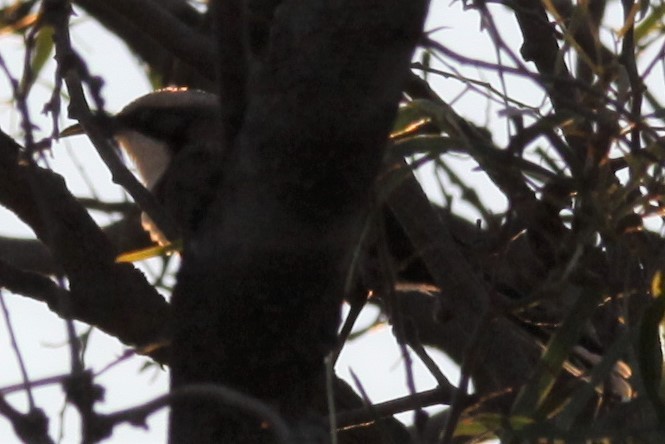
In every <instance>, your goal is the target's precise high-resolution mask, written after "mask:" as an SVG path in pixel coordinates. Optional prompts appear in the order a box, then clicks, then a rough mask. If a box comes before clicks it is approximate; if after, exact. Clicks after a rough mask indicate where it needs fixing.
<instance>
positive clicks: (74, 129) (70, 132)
mask: <svg viewBox="0 0 665 444" xmlns="http://www.w3.org/2000/svg"><path fill="white" fill-rule="evenodd" d="M80 134H85V131H84V130H83V127H82V126H81V124H80V123H75V124H74V125H72V126H68V127H67V128H65V129H63V130H62V131H60V134H59V136H60V137H69V136H78V135H80Z"/></svg>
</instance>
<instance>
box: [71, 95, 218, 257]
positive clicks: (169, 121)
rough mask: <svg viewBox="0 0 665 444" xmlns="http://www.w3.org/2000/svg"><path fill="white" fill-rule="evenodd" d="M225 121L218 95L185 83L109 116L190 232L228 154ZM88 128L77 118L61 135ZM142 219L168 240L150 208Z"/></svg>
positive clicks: (156, 237)
mask: <svg viewBox="0 0 665 444" xmlns="http://www.w3.org/2000/svg"><path fill="white" fill-rule="evenodd" d="M219 122H220V119H219V104H218V99H217V96H215V95H214V94H210V93H206V92H203V91H199V90H187V89H181V88H178V89H175V88H167V89H162V90H158V91H155V92H152V93H150V94H147V95H145V96H142V97H139V98H138V99H136V100H134V101H133V102H131V103H130V104H129V105H127V106H126V107H125V108H123V109H122V111H120V112H119V113H118V114H116V115H115V116H111V117H110V118H109V124H110V126H111V133H112V134H113V136H114V138H115V139H116V141H117V142H118V143H119V145H120V146H121V147H122V148H123V150H124V151H125V152H126V153H127V154H128V155H129V157H130V158H131V159H132V161H133V162H134V164H135V165H136V168H137V170H138V173H139V176H140V178H141V180H142V182H143V184H144V185H145V187H146V188H147V189H148V190H150V191H151V192H152V193H153V194H154V195H155V197H156V198H157V200H158V201H159V202H160V203H161V204H162V205H163V206H164V207H165V209H166V210H167V212H168V213H170V215H171V216H172V217H173V219H174V221H175V222H176V224H177V225H178V229H179V230H180V234H182V235H184V236H186V235H187V234H188V233H190V232H191V231H192V230H194V229H195V228H196V224H197V223H198V221H199V220H200V219H201V217H202V215H203V212H204V211H205V209H206V208H207V205H208V203H209V202H210V200H211V199H212V197H213V196H214V192H215V190H216V184H217V180H218V179H219V178H218V170H219V164H218V162H219V161H220V159H221V154H222V147H221V139H220V137H219ZM83 133H84V131H83V128H82V127H81V125H79V124H76V125H73V126H71V127H69V128H66V129H65V130H63V131H62V133H61V134H60V136H61V137H67V136H71V135H76V134H83ZM141 221H142V224H143V227H144V228H145V229H146V230H147V231H148V232H149V233H150V237H151V239H152V240H153V241H156V242H159V243H160V244H165V243H167V239H166V238H165V236H164V235H163V233H162V232H161V231H160V230H159V229H158V227H157V226H156V225H155V224H154V223H153V222H152V220H151V219H150V218H149V217H148V216H147V215H146V214H145V213H143V214H142V217H141ZM171 240H174V239H171Z"/></svg>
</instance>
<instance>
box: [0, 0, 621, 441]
mask: <svg viewBox="0 0 665 444" xmlns="http://www.w3.org/2000/svg"><path fill="white" fill-rule="evenodd" d="M4 3H6V2H4V1H2V0H0V4H4ZM490 9H491V10H492V11H493V12H494V13H495V15H494V17H495V19H496V21H497V23H499V29H500V31H501V32H502V35H503V38H504V39H505V40H506V41H507V42H508V44H509V45H510V46H511V47H512V48H514V50H515V51H516V52H517V51H518V50H519V46H520V44H521V39H520V36H519V35H517V34H516V32H517V31H518V27H517V24H516V21H515V20H514V18H512V16H510V15H508V14H506V13H505V9H504V8H503V7H501V6H498V5H490ZM614 10H615V11H616V19H617V20H616V21H617V23H619V22H620V17H621V15H620V12H619V11H618V10H617V9H616V8H614ZM74 22H75V23H76V24H75V25H73V26H72V38H73V40H74V43H75V47H76V49H77V50H79V51H80V53H81V55H82V56H83V58H84V60H86V62H87V63H88V67H89V69H90V72H91V73H92V74H93V75H100V76H102V77H103V78H104V81H105V85H104V88H103V95H104V98H105V99H106V102H107V110H108V111H117V110H119V109H121V108H122V107H123V106H124V105H125V104H126V103H128V102H129V101H131V100H133V99H134V98H136V97H138V96H140V95H143V94H145V93H147V92H149V91H150V85H149V84H148V82H147V80H146V79H145V76H144V73H143V70H142V68H141V67H140V66H139V65H138V64H137V63H135V62H134V60H133V59H132V57H131V56H130V55H129V54H128V52H127V50H126V49H125V47H124V46H123V44H122V43H121V42H119V41H118V40H117V39H115V38H114V37H112V36H110V35H109V34H108V33H107V32H105V31H104V30H103V29H101V28H100V27H99V26H98V25H96V23H94V21H92V20H88V19H86V18H85V17H84V16H80V17H78V18H74ZM437 28H441V29H440V30H439V31H437V32H436V34H434V35H433V37H434V38H435V39H437V40H439V41H441V42H442V43H443V44H444V45H447V46H449V47H451V48H453V49H454V50H456V51H457V52H459V53H462V54H465V55H467V56H470V57H475V58H479V59H483V60H487V61H496V54H495V51H494V46H493V45H492V44H491V41H490V39H489V37H488V35H487V33H486V32H482V31H481V30H480V20H479V15H478V13H477V12H476V11H473V10H468V11H463V7H462V4H461V2H460V1H455V2H452V3H448V2H444V1H441V0H433V5H432V10H431V14H430V17H429V20H428V24H427V27H426V29H428V30H433V29H437ZM22 48H23V42H22V41H21V39H19V38H17V37H11V36H3V37H2V38H1V39H0V54H1V55H2V57H4V58H5V60H7V62H8V64H9V66H10V69H11V70H12V73H13V75H14V76H16V77H19V76H20V69H21V65H22V53H21V50H22ZM53 65H54V64H53V63H52V62H51V63H50V64H49V65H48V66H47V69H46V70H45V71H44V74H45V75H43V76H42V79H40V81H39V83H38V84H37V85H36V86H35V88H34V91H33V93H32V96H31V102H30V106H31V112H32V116H33V118H35V120H36V123H37V124H38V125H39V127H40V129H41V130H42V131H43V132H42V133H39V132H38V133H37V135H38V136H40V134H41V136H45V135H46V134H47V133H48V132H49V131H50V129H51V127H50V123H49V120H48V119H49V118H43V117H42V118H39V119H37V117H38V116H39V115H40V110H41V106H42V104H43V103H44V102H45V101H46V100H47V98H48V95H49V94H50V90H51V84H52V74H50V73H52V72H53V71H52V70H53ZM461 71H462V72H463V73H464V74H465V75H469V76H472V77H474V78H478V79H480V80H485V81H487V82H490V83H491V84H492V85H493V86H494V87H496V88H499V89H500V83H499V82H498V79H497V78H483V77H479V76H482V74H479V73H478V72H477V70H476V69H474V68H471V67H469V68H463V69H461ZM47 73H48V74H47ZM49 76H50V77H49ZM431 78H432V79H435V76H433V75H432V76H431ZM434 85H435V89H436V90H437V92H439V94H441V95H442V96H443V97H444V98H446V99H447V100H449V101H454V103H452V104H453V106H454V107H455V109H456V110H457V111H458V112H459V113H460V114H461V115H463V116H465V117H467V118H469V119H471V120H473V121H475V122H476V123H478V124H480V125H486V124H489V125H490V126H491V127H492V129H493V130H494V131H495V134H496V135H497V136H496V137H495V141H497V142H498V143H499V144H500V145H501V144H502V143H503V142H504V141H505V138H506V128H505V124H504V123H502V122H504V120H503V119H502V118H499V117H497V113H498V112H499V111H500V110H501V108H502V105H501V104H500V103H488V101H487V99H486V98H483V97H481V96H480V95H478V94H464V95H463V96H460V97H458V95H459V94H460V93H462V92H463V91H464V88H465V86H464V84H463V83H462V82H460V81H458V80H455V79H452V78H448V79H444V78H436V80H435V81H434ZM507 85H508V93H509V94H510V95H512V96H513V97H515V98H517V99H519V100H523V101H525V102H527V103H529V104H532V105H538V104H539V103H540V101H541V100H542V94H541V93H540V92H539V89H538V88H536V87H534V85H533V84H532V83H530V82H529V81H526V80H523V79H520V78H517V79H511V78H507ZM10 98H11V95H10V89H9V85H8V83H7V81H6V79H5V77H4V75H2V76H0V127H1V128H2V129H3V130H4V131H5V132H8V133H9V134H10V135H12V136H14V137H17V140H18V141H19V142H21V141H22V139H21V136H20V130H19V121H18V115H17V114H16V113H15V111H14V109H13V108H12V106H11V103H10ZM65 104H66V103H65ZM70 123H72V122H69V121H67V122H64V121H63V126H62V127H64V126H65V125H67V124H70ZM501 125H504V126H501ZM76 139H77V140H70V141H67V142H66V143H62V144H60V145H55V146H54V147H53V152H52V157H51V158H49V160H48V162H49V165H50V166H51V167H52V168H53V169H54V170H56V171H58V172H59V173H60V174H62V175H63V176H64V177H65V178H66V181H67V184H68V186H69V188H70V189H71V190H73V191H74V192H75V193H77V194H79V195H82V196H91V195H92V194H91V193H92V190H93V189H94V192H96V193H98V195H99V196H100V197H102V198H105V199H114V200H120V199H123V198H124V197H123V196H124V193H123V192H122V191H121V190H119V189H118V188H117V187H115V186H114V185H113V184H112V183H111V181H110V175H109V173H108V171H107V170H106V168H105V167H104V166H103V164H102V163H101V162H100V161H99V160H98V158H97V155H96V153H95V152H94V149H93V148H92V146H91V145H90V144H89V142H88V141H87V140H86V139H85V138H83V137H80V138H76ZM456 168H457V170H458V173H459V174H461V175H462V176H463V177H465V179H468V180H469V181H473V182H474V183H475V184H477V186H478V187H479V190H480V192H481V199H482V200H483V201H484V202H486V203H487V204H488V205H489V206H490V207H491V208H493V209H494V210H495V211H500V210H501V209H502V208H503V206H504V205H505V203H504V200H503V197H502V196H501V195H500V194H499V193H498V192H497V191H496V190H495V189H494V188H493V186H492V185H491V184H489V182H488V181H487V180H486V179H485V178H484V176H483V175H482V173H480V172H477V171H474V170H473V165H472V164H471V163H470V162H463V161H459V162H457V163H456ZM419 174H420V178H421V180H423V183H425V184H427V190H428V192H429V193H430V194H431V196H432V197H433V198H434V199H435V200H438V199H440V196H439V195H438V192H437V190H438V185H437V184H436V182H435V181H434V180H433V179H432V168H431V167H428V166H425V167H424V168H422V169H421V171H420V173H419ZM89 183H94V188H91V187H90V186H89V185H88V184H89ZM444 185H445V183H444ZM447 191H448V192H452V193H453V194H455V193H456V190H454V188H451V189H447ZM453 209H454V210H455V211H457V212H460V213H462V214H466V215H468V216H469V217H471V218H474V219H475V218H476V217H478V215H477V214H474V213H473V212H471V211H470V210H469V208H466V207H465V206H464V205H463V204H457V203H454V205H453ZM0 234H2V235H19V236H25V237H31V236H32V233H31V232H30V230H29V229H27V228H26V227H25V226H24V225H23V224H21V223H20V222H18V221H17V220H16V219H15V218H14V217H13V216H12V215H11V214H10V213H8V212H7V211H5V210H4V209H2V208H0ZM155 269H156V267H155ZM3 296H4V298H5V301H6V302H7V304H8V306H9V308H10V313H11V321H12V323H13V326H14V329H15V332H16V335H17V337H18V341H19V345H20V349H21V352H22V354H23V357H24V359H25V360H26V365H27V369H28V373H29V377H30V378H31V379H33V380H35V379H39V378H43V377H48V376H54V375H58V374H63V373H67V372H68V371H69V358H68V353H69V350H68V347H67V345H66V342H67V335H66V331H65V325H64V323H63V322H62V321H61V320H59V319H58V318H57V317H56V316H55V315H53V314H52V313H51V312H50V311H49V310H48V308H47V307H46V306H44V305H43V304H39V303H36V302H32V301H30V300H28V299H26V298H23V297H21V296H15V295H11V294H9V293H7V292H6V291H3ZM373 317H374V316H373V315H372V314H371V313H368V314H366V316H365V318H364V320H362V321H361V322H360V324H361V325H362V324H363V323H367V322H370V321H371V320H372V319H373ZM86 327H87V326H85V325H79V332H83V331H85V330H86ZM124 350H126V347H124V346H123V345H122V344H120V343H119V342H118V341H117V340H115V339H113V338H109V337H107V336H106V335H105V334H103V333H101V332H99V331H94V332H93V333H92V337H91V340H90V345H89V348H88V351H87V352H86V364H87V365H88V367H89V368H91V369H93V370H95V371H99V370H101V369H102V368H104V367H105V366H107V365H108V364H109V363H111V362H113V361H114V360H115V359H116V358H117V357H119V356H120V355H122V353H123V351H124ZM435 358H436V359H437V360H438V361H439V362H443V363H445V364H444V371H445V372H446V374H447V375H448V377H449V378H451V380H452V381H453V382H455V381H456V380H457V377H458V376H457V372H456V369H455V368H454V366H452V365H451V364H450V363H448V362H447V361H446V359H445V357H443V356H441V355H440V354H436V356H435ZM0 362H2V366H0V387H5V386H8V385H12V384H16V383H19V382H20V381H21V378H20V374H19V372H18V366H17V362H16V359H15V357H14V354H13V352H12V350H11V347H10V343H9V338H8V333H7V329H6V328H5V322H4V320H0ZM146 362H147V360H146V359H143V358H135V359H129V360H127V361H124V362H122V363H120V364H118V365H116V366H115V367H113V368H111V369H110V370H108V371H106V372H105V373H103V374H102V375H101V376H99V378H98V379H97V382H99V383H100V384H101V385H102V386H104V387H105V388H106V390H107V391H106V398H105V402H104V403H101V404H98V405H97V408H98V409H99V410H100V411H103V412H112V411H114V410H116V409H119V408H127V407H131V406H134V405H136V404H138V403H141V402H144V401H147V400H150V399H152V398H153V397H155V396H157V395H159V394H162V393H164V392H166V390H167V387H168V376H167V374H166V372H165V371H162V370H160V369H159V368H157V367H156V366H152V367H150V368H148V369H146V370H143V371H142V370H141V368H142V367H143V366H144V364H145V363H146ZM414 362H415V363H416V364H417V365H416V369H415V370H416V376H417V385H418V387H417V388H418V390H425V389H429V388H433V387H434V385H435V383H434V380H433V378H432V377H431V376H430V375H429V374H428V373H427V371H426V370H425V369H424V368H423V366H422V365H419V364H418V360H417V358H416V357H415V356H414ZM349 369H353V371H354V372H355V373H356V374H357V376H358V377H359V379H360V380H361V381H362V383H363V384H364V387H365V389H366V390H367V392H368V393H369V395H370V397H371V399H372V400H373V401H384V400H388V399H391V398H394V397H397V396H403V395H406V394H407V393H408V391H407V388H406V385H405V375H404V367H403V362H402V359H401V356H400V352H399V350H398V349H397V348H396V347H395V345H394V340H393V339H392V335H391V333H390V330H389V329H388V328H384V329H382V330H377V331H375V332H372V333H371V334H368V335H365V337H364V338H363V339H362V340H358V341H355V342H352V343H350V344H348V345H347V346H346V348H345V349H344V352H343V353H342V355H341V358H340V361H339V362H338V364H337V371H338V374H340V375H341V376H342V377H345V378H346V379H347V381H351V379H350V378H348V377H347V375H348V371H349ZM34 394H35V396H36V401H37V404H38V405H39V407H41V408H43V409H45V410H46V412H47V415H48V416H49V417H50V418H51V436H52V437H53V438H54V439H56V440H57V439H58V436H60V426H61V424H60V421H59V419H58V418H59V416H60V415H61V414H62V412H63V411H64V426H63V428H62V441H61V442H63V443H75V442H78V441H79V437H80V435H79V430H78V428H79V427H78V417H77V413H76V412H75V410H74V409H73V408H71V407H67V408H65V409H64V410H63V407H64V406H63V404H62V392H61V390H60V388H59V387H58V386H50V387H47V388H40V389H36V390H34ZM7 399H8V401H9V402H11V403H12V405H14V406H15V407H17V408H24V407H25V405H26V404H25V394H24V393H21V392H19V393H16V394H13V395H10V396H8V397H7ZM409 417H410V415H403V416H402V419H405V420H408V419H409ZM148 426H149V430H148V431H147V432H145V431H143V430H140V429H136V428H132V427H129V426H122V427H118V428H116V430H115V433H114V435H113V437H112V438H111V439H110V440H108V441H107V442H109V443H131V442H140V443H163V442H165V436H166V413H165V412H164V411H162V412H160V413H159V414H156V415H153V416H152V417H151V418H150V420H149V422H148ZM0 442H2V443H13V442H17V441H16V438H15V435H14V433H13V431H12V430H11V427H10V425H9V422H8V421H7V420H5V419H4V418H0Z"/></svg>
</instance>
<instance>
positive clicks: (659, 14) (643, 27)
mask: <svg viewBox="0 0 665 444" xmlns="http://www.w3.org/2000/svg"><path fill="white" fill-rule="evenodd" d="M663 14H665V3H661V4H660V5H658V6H656V7H655V8H653V10H652V11H651V14H649V15H648V16H647V18H645V19H644V20H643V21H642V23H640V24H639V25H637V26H636V27H635V41H636V42H637V43H639V42H641V41H642V39H644V37H646V36H647V35H649V34H651V33H652V32H654V31H656V30H659V29H661V28H662V27H663V20H662V18H663Z"/></svg>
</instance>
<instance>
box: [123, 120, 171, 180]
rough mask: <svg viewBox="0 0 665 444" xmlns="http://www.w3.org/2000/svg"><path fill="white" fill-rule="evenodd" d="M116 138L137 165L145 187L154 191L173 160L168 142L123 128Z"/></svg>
mask: <svg viewBox="0 0 665 444" xmlns="http://www.w3.org/2000/svg"><path fill="white" fill-rule="evenodd" d="M115 138H116V140H117V141H118V143H119V144H120V146H121V147H122V148H123V149H124V150H125V151H126V152H127V154H128V155H129V157H130V159H132V162H134V164H135V165H136V168H137V169H138V171H139V175H140V176H141V179H142V181H143V184H144V185H145V187H146V188H147V189H149V190H151V191H152V189H153V187H154V186H155V184H156V183H157V182H158V181H159V179H160V178H161V177H162V175H163V174H164V171H166V168H167V167H168V166H169V162H170V161H171V153H170V152H169V150H168V148H167V146H166V144H165V143H163V142H160V141H158V140H156V139H153V138H151V137H148V136H145V135H143V134H141V133H139V132H137V131H132V130H122V131H120V132H119V133H118V134H116V136H115Z"/></svg>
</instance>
